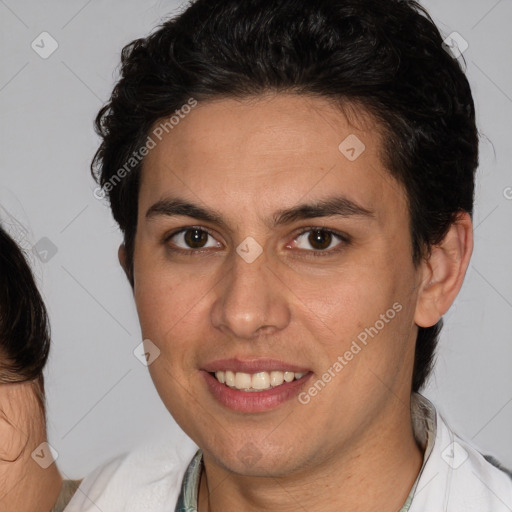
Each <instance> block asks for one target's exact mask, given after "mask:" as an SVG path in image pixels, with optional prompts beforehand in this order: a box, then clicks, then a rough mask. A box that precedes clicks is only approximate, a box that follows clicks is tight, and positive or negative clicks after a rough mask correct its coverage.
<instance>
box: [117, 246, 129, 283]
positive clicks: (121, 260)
mask: <svg viewBox="0 0 512 512" xmlns="http://www.w3.org/2000/svg"><path fill="white" fill-rule="evenodd" d="M117 257H118V259H119V263H120V264H121V267H123V270H124V273H125V274H126V276H127V277H128V267H127V265H126V247H125V246H124V244H121V245H120V246H119V249H118V250H117Z"/></svg>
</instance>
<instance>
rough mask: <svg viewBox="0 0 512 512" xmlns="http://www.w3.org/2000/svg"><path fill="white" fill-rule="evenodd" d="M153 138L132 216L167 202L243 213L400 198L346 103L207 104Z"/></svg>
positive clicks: (365, 125) (284, 97)
mask: <svg viewBox="0 0 512 512" xmlns="http://www.w3.org/2000/svg"><path fill="white" fill-rule="evenodd" d="M158 126H162V122H161V121H159V122H158V123H155V127H158ZM154 131H155V130H154V129H153V133H154ZM160 131H162V130H160ZM160 139H161V140H156V142H157V143H156V146H155V147H154V149H152V150H151V151H150V152H149V154H148V155H147V156H146V158H145V161H144V165H143V170H142V180H141V190H140V197H139V202H140V205H141V210H144V209H145V210H147V208H148V207H150V206H151V204H152V203H154V202H156V201H158V200H162V199H164V198H165V197H166V196H173V197H175V196H176V195H180V196H183V197H184V198H186V199H189V200H193V201H194V202H198V200H199V201H200V202H202V203H206V204H209V205H217V206H219V208H224V209H229V208H230V207H231V206H233V208H245V209H247V210H248V211H249V210H250V209H251V208H255V209H262V208H264V206H265V205H269V207H270V205H272V207H275V208H277V207H290V206H292V205H294V204H296V203H297V202H299V201H300V202H303V200H304V199H306V198H309V199H312V200H314V199H321V198H322V197H325V196H326V194H328V193H329V194H332V193H333V192H337V193H342V194H343V195H345V196H347V197H350V198H351V199H352V200H353V201H354V202H357V203H359V204H364V205H365V206H367V207H368V209H372V210H377V211H378V210H379V208H376V207H378V206H379V205H380V206H381V207H382V206H385V203H386V202H388V203H389V202H391V203H393V204H394V205H395V206H394V207H396V202H397V201H402V202H403V201H404V197H403V196H404V192H403V190H402V188H401V187H400V186H399V185H398V183H397V182H396V181H395V180H394V179H393V178H392V177H391V175H390V174H389V171H388V170H387V169H385V167H384V165H383V162H382V158H381V154H382V135H381V130H380V127H379V125H378V123H376V122H375V121H374V119H373V118H372V117H371V116H370V115H369V114H368V113H367V112H366V111H365V110H364V109H363V108H362V107H358V106H357V105H355V104H354V105H345V106H344V108H343V109H341V108H340V107H339V106H338V105H336V104H334V103H333V102H331V101H329V100H328V99H325V98H320V97H310V96H300V95H293V94H274V95H270V94H268V95H265V96H258V97H253V98H248V99H243V100H237V99H221V100H215V101H207V102H204V103H199V104H198V105H197V106H196V107H195V108H194V109H193V110H192V111H191V112H190V113H188V114H187V115H184V116H183V117H182V118H180V121H179V123H178V124H176V125H174V126H173V127H172V129H171V128H169V127H168V130H167V132H166V131H165V130H164V131H163V133H162V134H160ZM380 209H382V208H380Z"/></svg>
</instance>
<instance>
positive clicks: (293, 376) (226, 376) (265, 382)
mask: <svg viewBox="0 0 512 512" xmlns="http://www.w3.org/2000/svg"><path fill="white" fill-rule="evenodd" d="M306 373H308V372H300V373H299V372H291V371H284V372H282V371H275V370H274V371H270V372H257V373H243V372H233V371H230V370H226V371H217V372H210V375H212V376H213V377H215V378H216V379H217V380H218V381H219V382H220V383H221V384H225V385H226V386H228V387H230V388H231V389H236V390H238V391H248V392H252V391H266V390H269V389H273V388H276V387H279V386H281V385H282V384H285V383H287V382H293V381H294V380H299V379H302V378H303V377H304V375H306Z"/></svg>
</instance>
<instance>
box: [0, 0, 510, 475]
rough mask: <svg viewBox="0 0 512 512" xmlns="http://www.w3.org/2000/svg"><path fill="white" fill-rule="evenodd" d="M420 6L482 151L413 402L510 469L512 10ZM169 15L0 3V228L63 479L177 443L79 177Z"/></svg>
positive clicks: (456, 1)
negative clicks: (471, 233) (457, 287)
mask: <svg viewBox="0 0 512 512" xmlns="http://www.w3.org/2000/svg"><path fill="white" fill-rule="evenodd" d="M424 5H425V6H426V7H427V9H429V11H430V13H431V14H432V16H433V18H434V20H435V21H436V22H437V23H438V26H439V27H440V29H441V30H442V32H443V33H444V34H445V35H449V34H451V33H452V32H457V33H458V34H460V36H462V37H463V38H464V40H465V41H467V43H468V48H467V50H466V51H465V52H464V57H465V60H466V63H467V73H468V76H469V79H470V82H471V84H472V88H473V92H474V97H475V101H476V106H477V112H478V123H479V129H480V132H481V135H482V138H481V165H480V169H479V173H478V185H477V198H476V210H475V218H474V220H475V251H474V255H473V259H472V264H471V266H470V269H469V271H468V274H467V276H466V281H465V284H464V287H463V289H462V292H461V294H460V295H459V297H458V299H457V301H456V303H455V305H454V306H453V308H452V309H451V310H450V312H449V313H448V314H447V315H446V317H445V322H446V325H445V328H444V331H443V335H442V340H441V344H440V347H439V352H438V357H437V366H436V370H435V374H434V376H433V378H432V379H431V381H430V384H429V386H428V388H427V389H426V391H425V394H426V396H427V397H429V398H431V399H432V400H433V401H434V402H435V403H436V405H437V406H438V408H439V409H440V410H441V412H442V414H443V415H444V416H445V417H446V418H447V419H448V421H449V423H450V424H451V425H452V426H453V427H454V429H455V430H456V431H457V432H458V433H459V434H461V435H462V436H464V437H466V438H467V439H470V440H472V442H473V443H475V444H476V445H477V446H478V447H480V448H481V449H482V450H484V451H485V452H487V453H492V454H494V455H496V456H497V457H498V458H499V459H501V461H502V462H503V463H505V464H507V465H508V466H510V467H512V371H511V366H512V365H511V363H512V335H511V331H512V270H511V262H512V236H511V235H512V229H511V228H512V172H511V162H512V143H511V141H512V130H511V127H510V121H511V118H512V117H511V116H512V70H511V62H512V61H511V60H510V56H511V54H512V53H511V52H512V31H511V30H510V26H509V25H510V20H511V19H512V1H510V0H501V1H496V0H450V1H448V2H447V1H446V0H429V1H425V2H424ZM179 7H180V5H179V3H178V2H172V1H163V0H162V1H158V2H152V1H147V0H145V1H142V0H110V1H108V2H107V1H105V0H89V1H87V0H72V1H70V0H67V1H64V0H62V1H57V0H46V1H44V2H41V1H36V0H31V1H29V0H24V1H23V0H21V1H15V0H0V30H1V32H0V37H1V40H0V62H1V65H0V112H1V116H0V130H1V131H0V141H1V151H0V205H1V207H0V219H1V221H2V222H3V223H4V225H5V226H6V227H7V229H8V230H9V231H10V232H11V233H12V234H13V235H14V236H15V238H16V239H17V241H18V242H19V243H20V244H21V245H22V246H23V247H24V248H25V249H26V250H27V251H28V253H29V254H30V259H31V263H32V265H33V268H34V271H35V273H36V275H37V279H38V282H39V284H40V287H41V289H42V291H43V294H44V298H45V300H46V303H47V305H48V309H49V312H50V317H51V323H52V330H53V345H52V350H51V357H50V361H49V364H48V367H47V369H46V372H45V375H46V383H47V399H48V418H49V436H50V444H51V445H52V446H53V447H54V449H55V450H57V452H58V454H59V457H58V462H59V466H60V468H61V469H62V470H63V472H64V474H65V475H66V476H68V477H81V476H83V475H84V474H86V473H87V472H89V471H90V470H92V469H93V468H94V467H96V466H97V465H98V464H99V463H101V462H102V461H104V460H106V459H108V458H110V457H112V456H114V455H116V454H119V453H121V452H124V451H127V450H129V449H130V448H131V447H133V446H134V445H136V444H139V443H141V442H144V441H145V440H146V439H147V438H148V437H152V436H154V435H156V434H158V433H162V432H167V433H168V435H169V436H173V435H175V433H176V432H177V431H178V430H177V429H178V427H177V426H176V425H175V423H174V422H173V420H172V419H171V417H170V415H169V414H168V413H167V411H166V409H165V408H164V406H163V405H162V404H161V402H160V399H159V397H158V395H157V393H156V391H155V390H154V388H153V385H152V382H151V380H150V378H149V375H148V372H147V368H145V367H144V366H143V365H142V364H141V363H140V362H139V361H138V359H137V358H136V357H135V356H134V355H133V350H134V349H135V347H136V346H137V345H138V344H139V343H140V341H141V339H140V331H139V327H138V322H137V317H136V312H135V308H134V305H133V302H132V296H131V290H130V288H129V285H128V283H127V282H126V280H125V277H124V274H123V273H122V271H121V268H120V267H119V264H118V261H117V247H118V245H119V243H120V241H121V237H120V233H119V231H118V229H117V226H116V224H115V223H114V221H113V219H112V217H111V215H110V211H109V209H108V206H107V205H106V204H105V203H104V202H101V201H99V200H97V199H95V197H94V196H93V192H92V191H93V189H94V187H95V184H94V183H93V181H92V179H91V178H90V175H89V170H88V168H89V164H90V161H91V158H92V156H93V154H94V151H95V150H96V148H97V145H98V139H97V137H96V135H95V134H94V132H93V126H92V123H93V118H94V117H95V115H96V113H97V111H98V110H99V108H100V107H101V106H102V104H103V103H104V102H105V101H106V100H107V99H108V97H109V94H110V92H111V89H112V86H113V84H114V81H115V78H116V76H117V74H116V71H117V67H118V64H119V55H120V50H121V48H122V47H123V46H124V45H125V44H126V43H128V42H130V41H131V40H133V39H135V38H137V37H142V36H145V35H147V34H148V33H149V32H150V31H151V30H152V29H153V28H154V27H155V26H156V25H158V24H159V23H160V22H161V21H162V20H163V19H164V18H165V17H167V16H169V15H172V14H173V13H176V12H177V10H178V8H179ZM43 32H46V33H47V34H43V35H41V34H42V33H43ZM41 39H43V40H44V44H42V43H41ZM33 41H34V44H32V43H33ZM37 45H38V46H37ZM56 45H58V47H57V48H56V50H55V51H54V52H53V53H52V54H51V55H49V56H48V55H46V54H45V52H47V53H48V52H50V51H51V50H52V49H53V48H54V47H55V46H56ZM43 56H44V57H46V58H43ZM442 85H443V84H441V83H440V84H439V86H440V87H442ZM34 247H35V250H34Z"/></svg>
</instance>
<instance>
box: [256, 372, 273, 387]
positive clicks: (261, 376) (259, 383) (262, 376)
mask: <svg viewBox="0 0 512 512" xmlns="http://www.w3.org/2000/svg"><path fill="white" fill-rule="evenodd" d="M252 387H253V388H254V389H268V388H269V387H270V376H269V374H268V373H267V372H259V373H255V374H254V375H253V376H252Z"/></svg>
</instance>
